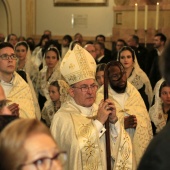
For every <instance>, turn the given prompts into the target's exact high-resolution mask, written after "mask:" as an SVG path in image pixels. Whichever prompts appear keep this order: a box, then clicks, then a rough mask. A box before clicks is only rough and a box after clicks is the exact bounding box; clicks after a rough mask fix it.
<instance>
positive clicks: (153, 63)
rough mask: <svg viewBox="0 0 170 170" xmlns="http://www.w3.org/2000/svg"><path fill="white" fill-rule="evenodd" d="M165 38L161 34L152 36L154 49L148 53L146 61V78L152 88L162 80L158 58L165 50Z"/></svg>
mask: <svg viewBox="0 0 170 170" xmlns="http://www.w3.org/2000/svg"><path fill="white" fill-rule="evenodd" d="M165 43H166V36H165V35H164V34H162V33H157V34H156V35H155V36H154V41H153V47H154V49H153V50H151V51H150V53H149V54H148V57H147V61H146V64H147V66H146V70H147V74H148V77H149V79H150V82H151V85H152V88H154V87H155V84H156V83H157V82H158V81H159V80H160V79H161V78H162V75H161V72H160V68H159V67H160V57H161V54H162V52H163V50H164V48H165Z"/></svg>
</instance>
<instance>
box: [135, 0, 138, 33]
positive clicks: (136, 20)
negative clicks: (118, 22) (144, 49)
mask: <svg viewBox="0 0 170 170" xmlns="http://www.w3.org/2000/svg"><path fill="white" fill-rule="evenodd" d="M137 29H138V4H137V3H135V30H137Z"/></svg>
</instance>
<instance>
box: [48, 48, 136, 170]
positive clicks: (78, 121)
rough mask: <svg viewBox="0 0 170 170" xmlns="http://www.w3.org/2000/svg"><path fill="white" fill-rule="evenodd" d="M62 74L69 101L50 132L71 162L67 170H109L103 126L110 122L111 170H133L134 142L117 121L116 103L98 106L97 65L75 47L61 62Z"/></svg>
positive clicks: (103, 103) (82, 50)
mask: <svg viewBox="0 0 170 170" xmlns="http://www.w3.org/2000/svg"><path fill="white" fill-rule="evenodd" d="M60 71H61V74H62V75H63V77H64V78H65V80H66V81H67V82H68V84H69V85H70V89H69V94H70V96H69V97H70V98H69V99H68V100H67V101H66V102H65V103H63V105H62V106H61V108H60V110H58V112H57V113H56V114H55V115H54V117H53V120H52V125H51V132H52V134H53V136H54V138H55V140H56V142H57V144H58V145H59V147H60V148H61V149H63V150H66V152H67V155H68V161H67V164H66V170H92V169H96V170H99V169H100V170H106V169H107V167H106V151H105V147H106V146H105V145H106V144H105V131H106V129H105V128H104V123H105V122H106V120H107V119H109V127H110V144H111V159H110V160H111V163H112V170H113V169H114V170H116V169H133V166H134V164H133V158H132V150H131V142H130V138H129V136H128V134H127V133H126V132H125V131H124V129H123V128H122V127H121V126H120V123H119V120H117V116H116V110H115V107H114V103H113V102H112V101H110V100H105V101H103V100H102V101H101V102H100V104H99V105H96V104H95V103H94V102H95V99H96V91H97V86H96V83H95V71H96V63H95V61H94V59H93V57H92V56H91V55H90V54H89V53H88V52H87V51H86V50H85V49H83V48H82V47H80V46H79V45H76V46H75V47H74V49H73V50H72V51H71V52H70V51H69V53H68V54H66V56H65V57H64V59H63V60H62V63H61V66H60Z"/></svg>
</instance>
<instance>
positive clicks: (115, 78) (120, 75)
mask: <svg viewBox="0 0 170 170" xmlns="http://www.w3.org/2000/svg"><path fill="white" fill-rule="evenodd" d="M124 74H126V71H124V72H120V73H119V74H112V75H111V76H109V78H110V79H111V80H113V81H118V80H120V79H121V78H122V77H123V75H124Z"/></svg>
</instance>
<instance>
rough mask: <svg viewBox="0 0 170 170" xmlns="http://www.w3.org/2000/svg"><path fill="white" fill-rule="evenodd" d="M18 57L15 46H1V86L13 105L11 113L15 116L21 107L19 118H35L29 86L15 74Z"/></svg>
mask: <svg viewBox="0 0 170 170" xmlns="http://www.w3.org/2000/svg"><path fill="white" fill-rule="evenodd" d="M16 62H17V57H16V55H15V53H14V49H13V46H12V45H11V44H10V43H7V42H4V43H1V44H0V84H1V86H2V87H3V89H4V92H5V96H6V97H7V99H8V100H10V101H11V102H10V103H12V104H11V107H9V109H10V111H11V112H12V113H13V114H15V112H16V111H18V107H19V116H20V117H22V118H35V108H34V103H33V98H32V94H31V90H30V88H29V86H28V84H27V83H26V82H25V81H24V80H23V79H22V78H21V77H20V76H19V75H18V74H17V73H16V72H15V68H16Z"/></svg>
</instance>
